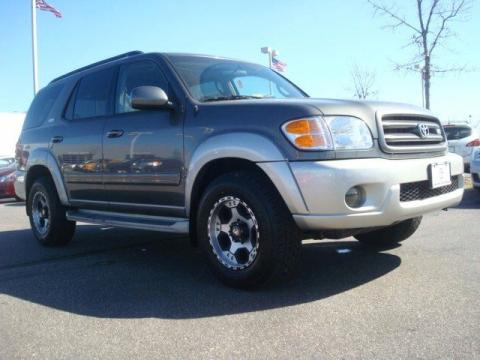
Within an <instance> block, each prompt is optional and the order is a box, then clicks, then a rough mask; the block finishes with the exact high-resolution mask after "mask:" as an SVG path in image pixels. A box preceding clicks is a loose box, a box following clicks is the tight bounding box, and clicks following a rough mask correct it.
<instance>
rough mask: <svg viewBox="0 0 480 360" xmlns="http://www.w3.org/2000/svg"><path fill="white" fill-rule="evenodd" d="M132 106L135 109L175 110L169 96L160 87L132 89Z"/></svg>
mask: <svg viewBox="0 0 480 360" xmlns="http://www.w3.org/2000/svg"><path fill="white" fill-rule="evenodd" d="M130 99H131V100H130V102H131V106H132V108H134V109H139V110H147V109H173V104H172V102H171V101H169V100H168V96H167V94H166V93H165V91H163V90H162V89H161V88H159V87H158V86H139V87H136V88H133V89H132V92H131V94H130Z"/></svg>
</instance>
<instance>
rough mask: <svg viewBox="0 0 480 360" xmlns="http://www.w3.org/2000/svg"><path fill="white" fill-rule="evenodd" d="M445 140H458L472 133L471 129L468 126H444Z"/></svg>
mask: <svg viewBox="0 0 480 360" xmlns="http://www.w3.org/2000/svg"><path fill="white" fill-rule="evenodd" d="M444 129H445V133H446V134H447V140H460V139H463V138H466V137H469V136H470V135H472V129H471V128H469V127H468V126H445V127H444Z"/></svg>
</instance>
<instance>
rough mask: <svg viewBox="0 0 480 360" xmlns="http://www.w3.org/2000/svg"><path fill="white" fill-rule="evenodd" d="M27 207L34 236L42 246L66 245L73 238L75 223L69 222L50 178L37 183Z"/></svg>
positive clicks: (41, 179) (29, 196) (33, 186)
mask: <svg viewBox="0 0 480 360" xmlns="http://www.w3.org/2000/svg"><path fill="white" fill-rule="evenodd" d="M27 206H28V214H29V218H30V226H31V228H32V231H33V234H34V235H35V237H36V238H37V240H38V241H39V242H40V243H41V244H42V245H47V246H54V245H65V244H67V243H68V242H69V241H70V240H71V239H72V238H73V234H74V232H75V222H74V221H69V220H67V218H66V213H65V207H64V206H63V205H62V204H61V203H60V200H59V198H58V195H57V191H56V189H55V185H54V184H53V182H52V181H51V180H50V179H49V178H47V177H42V178H40V179H38V180H36V181H35V183H34V184H33V185H32V188H31V190H30V193H29V195H28V201H27Z"/></svg>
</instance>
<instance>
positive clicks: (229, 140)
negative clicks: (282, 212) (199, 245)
mask: <svg viewBox="0 0 480 360" xmlns="http://www.w3.org/2000/svg"><path fill="white" fill-rule="evenodd" d="M191 159H192V160H191V161H190V165H189V167H188V171H187V177H186V185H185V210H186V214H187V217H189V218H190V220H191V221H190V224H191V226H190V230H191V232H190V233H191V235H192V238H195V234H194V229H195V226H194V223H195V218H196V210H197V209H196V207H197V205H198V203H199V200H200V197H201V195H202V193H203V191H204V190H205V189H206V187H207V186H208V184H209V183H210V182H211V181H212V180H213V179H215V178H216V177H218V176H220V175H222V174H225V173H227V172H233V171H238V170H249V171H255V172H256V173H258V174H260V175H261V176H263V177H265V178H266V179H267V180H268V181H269V183H270V184H271V185H272V186H273V187H274V189H275V190H276V191H277V193H278V194H279V196H280V198H281V199H282V200H283V202H284V203H285V205H286V207H287V208H288V209H289V211H290V212H291V213H305V212H307V207H306V204H305V201H304V200H303V197H302V194H301V192H300V189H299V188H298V185H297V182H296V180H295V178H294V176H293V173H292V172H291V170H290V166H289V164H288V162H287V160H286V159H285V157H284V156H283V154H282V153H281V151H280V150H279V149H278V147H277V146H276V145H275V144H273V143H272V142H271V141H270V140H269V139H267V138H265V137H263V136H260V135H256V134H238V133H237V134H228V135H218V136H216V137H214V138H210V139H209V140H207V141H206V142H205V143H203V144H202V145H200V146H199V147H198V148H197V150H196V151H195V153H194V154H193V156H192V158H191Z"/></svg>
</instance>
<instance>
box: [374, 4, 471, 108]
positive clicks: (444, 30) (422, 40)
mask: <svg viewBox="0 0 480 360" xmlns="http://www.w3.org/2000/svg"><path fill="white" fill-rule="evenodd" d="M368 2H369V3H370V4H371V5H372V6H373V8H374V9H375V12H376V13H379V14H381V15H384V16H386V17H388V18H390V19H391V21H392V24H391V25H389V27H390V28H393V29H397V28H404V29H405V30H408V31H410V33H411V36H410V42H409V43H408V44H407V47H409V46H416V47H417V49H418V52H417V54H416V55H415V56H414V57H413V59H411V60H410V61H409V62H407V63H403V64H397V69H405V70H411V71H420V72H421V73H422V76H423V86H424V92H425V106H426V108H427V109H430V85H431V77H432V74H433V73H445V72H449V71H462V70H463V68H464V67H460V68H441V67H438V66H437V65H436V63H435V65H433V62H432V55H433V54H434V53H435V52H436V50H437V48H438V47H439V46H442V45H444V43H445V41H446V40H447V39H448V38H450V37H452V36H453V35H455V34H454V32H453V31H452V30H451V25H452V22H454V21H458V20H461V19H462V18H463V16H465V15H466V14H468V13H469V10H470V4H471V0H414V1H412V6H415V13H416V18H415V19H408V18H407V17H406V16H404V15H403V14H402V13H401V12H400V11H399V10H398V8H397V7H396V6H395V5H392V4H390V5H386V4H385V3H384V2H382V0H368Z"/></svg>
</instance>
